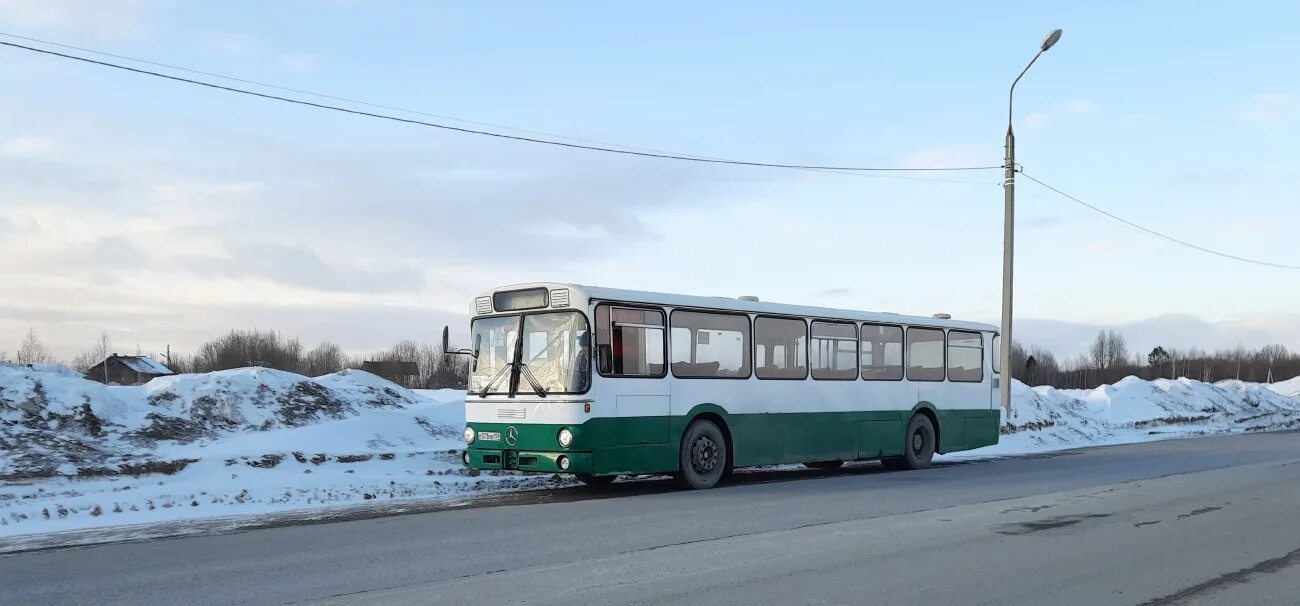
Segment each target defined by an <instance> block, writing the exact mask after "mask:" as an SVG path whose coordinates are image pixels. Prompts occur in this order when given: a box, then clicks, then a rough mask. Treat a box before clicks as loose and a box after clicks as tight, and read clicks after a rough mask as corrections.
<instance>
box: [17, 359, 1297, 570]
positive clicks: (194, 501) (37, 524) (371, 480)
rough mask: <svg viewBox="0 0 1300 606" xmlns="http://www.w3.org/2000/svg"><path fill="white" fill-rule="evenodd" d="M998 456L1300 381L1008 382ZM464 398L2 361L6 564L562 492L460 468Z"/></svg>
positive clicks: (1211, 408)
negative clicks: (280, 521)
mask: <svg viewBox="0 0 1300 606" xmlns="http://www.w3.org/2000/svg"><path fill="white" fill-rule="evenodd" d="M1013 391H1014V398H1015V402H1014V407H1013V411H1014V412H1013V413H1012V415H1011V416H1010V417H1009V418H1004V419H1003V435H1002V438H1001V442H1000V443H999V444H997V445H996V446H991V447H988V448H983V449H980V450H976V451H970V452H963V453H956V454H953V455H946V456H945V457H943V458H947V459H969V458H972V457H989V456H1007V455H1015V454H1023V453H1030V452H1043V451H1049V450H1060V449H1066V448H1075V447H1080V446H1092V445H1104V444H1118V443H1126V442H1135V441H1144V440H1152V439H1163V438H1169V437H1178V436H1187V435H1203V434H1213V433H1230V432H1242V431H1261V430H1272V429H1285V428H1293V427H1298V426H1300V399H1297V398H1298V397H1300V379H1293V380H1291V381H1287V382H1283V383H1276V384H1273V385H1271V386H1270V385H1259V384H1253V383H1242V382H1238V381H1224V382H1220V383H1216V384H1206V383H1201V382H1198V381H1191V380H1178V381H1169V380H1159V381H1143V380H1139V379H1135V378H1132V377H1130V378H1128V379H1125V380H1123V381H1120V382H1119V383H1117V384H1115V385H1112V386H1103V387H1100V388H1098V389H1095V390H1056V389H1052V388H1047V387H1038V388H1032V389H1031V388H1028V387H1025V386H1023V385H1020V384H1017V385H1016V387H1015V389H1014V390H1013ZM464 395H465V394H464V392H461V391H452V390H437V391H421V390H416V391H412V390H407V389H403V388H401V387H399V386H397V385H395V384H393V383H391V382H388V381H386V380H384V379H381V378H379V377H376V376H374V375H371V374H368V373H365V372H361V371H356V370H348V371H342V372H340V373H336V374H332V375H326V376H324V377H317V378H308V377H304V376H300V375H295V374H292V373H286V372H281V371H275V370H268V369H262V368H243V369H237V370H229V371H222V372H216V373H208V374H202V375H178V376H173V377H164V378H160V379H155V380H154V381H152V382H150V383H148V384H147V385H143V386H138V387H105V386H103V385H100V384H98V383H94V382H91V381H86V380H84V379H81V378H77V377H70V376H67V375H66V374H60V373H55V372H42V371H34V370H29V369H26V368H15V367H10V366H0V551H3V550H4V549H3V548H2V547H3V544H4V543H5V542H6V541H15V542H16V541H18V540H20V539H22V538H23V537H21V536H20V535H35V534H44V533H54V532H63V531H73V530H79V529H88V528H102V527H110V526H124V525H142V524H161V523H175V522H178V521H184V520H196V519H209V518H232V517H235V518H248V519H252V518H258V517H263V516H269V515H272V514H275V515H279V514H284V513H286V512H296V511H302V510H311V511H323V510H338V509H341V508H354V507H358V506H365V505H381V504H386V503H387V504H393V503H427V502H436V501H440V500H448V499H451V498H454V497H463V496H465V495H468V494H478V493H485V492H495V491H512V490H526V489H532V488H545V487H555V486H564V485H569V484H571V483H572V482H571V480H569V479H567V478H562V477H560V476H546V475H543V476H524V475H519V474H514V473H509V472H497V473H484V474H478V473H476V472H472V471H468V470H465V469H463V468H462V466H461V463H460V459H459V449H460V448H461V447H462V446H463V443H462V442H461V440H460V433H461V429H462V428H463V423H464V408H463V406H464V404H463V402H464Z"/></svg>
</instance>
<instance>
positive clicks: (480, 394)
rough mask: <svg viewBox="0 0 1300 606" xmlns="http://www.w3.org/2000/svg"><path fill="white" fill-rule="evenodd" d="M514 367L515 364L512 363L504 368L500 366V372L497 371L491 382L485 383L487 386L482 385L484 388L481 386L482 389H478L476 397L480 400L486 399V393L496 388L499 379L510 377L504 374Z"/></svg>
mask: <svg viewBox="0 0 1300 606" xmlns="http://www.w3.org/2000/svg"><path fill="white" fill-rule="evenodd" d="M514 367H515V363H514V362H511V363H509V364H507V365H505V366H502V367H501V370H498V371H497V374H495V375H493V376H492V380H491V381H488V382H487V385H484V386H483V389H480V390H479V391H478V397H480V398H486V397H487V396H488V392H489V391H492V388H493V387H496V386H497V382H499V381H500V380H501V377H507V376H510V375H507V374H506V371H508V370H511V369H513V368H514Z"/></svg>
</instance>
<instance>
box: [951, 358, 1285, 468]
mask: <svg viewBox="0 0 1300 606" xmlns="http://www.w3.org/2000/svg"><path fill="white" fill-rule="evenodd" d="M1288 383H1292V384H1293V385H1294V386H1295V387H1297V388H1300V380H1297V379H1293V380H1292V381H1289V382H1288ZM1285 386H1286V383H1275V384H1273V385H1261V384H1258V383H1244V382H1242V381H1220V382H1218V383H1203V382H1201V381H1194V380H1191V379H1178V380H1176V381H1174V380H1169V379H1157V380H1155V381H1146V380H1142V379H1139V378H1137V377H1128V378H1126V379H1124V380H1122V381H1119V382H1118V383H1115V384H1114V385H1102V386H1101V387H1098V388H1096V389H1055V388H1052V387H1032V388H1031V387H1027V386H1025V385H1024V384H1021V383H1019V382H1017V383H1015V385H1014V386H1013V388H1012V395H1013V403H1012V412H1011V415H1010V416H1004V418H1003V420H1002V437H1001V439H1000V440H999V443H998V444H997V445H996V446H991V447H988V448H981V449H979V450H976V451H971V452H970V453H961V454H962V456H967V455H968V454H969V455H973V456H982V455H985V454H1014V453H1024V452H1039V451H1045V450H1058V449H1062V448H1075V447H1080V446H1097V445H1103V444H1122V443H1129V442H1139V441H1144V440H1153V439H1163V438H1168V437H1177V436H1187V435H1208V434H1216V433H1233V432H1244V431H1269V430H1278V429H1292V428H1296V427H1300V399H1298V398H1297V397H1292V396H1291V395H1287V392H1286V387H1285ZM1296 395H1300V394H1296Z"/></svg>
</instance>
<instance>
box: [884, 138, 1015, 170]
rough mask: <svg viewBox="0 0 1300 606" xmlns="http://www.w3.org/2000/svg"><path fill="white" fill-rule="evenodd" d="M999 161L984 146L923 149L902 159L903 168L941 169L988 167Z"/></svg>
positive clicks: (996, 154) (992, 152) (968, 145)
mask: <svg viewBox="0 0 1300 606" xmlns="http://www.w3.org/2000/svg"><path fill="white" fill-rule="evenodd" d="M1000 159H1001V157H1000V155H999V154H998V153H997V152H996V150H992V149H990V148H989V147H988V146H986V145H971V144H959V145H940V146H938V147H932V148H930V149H923V150H921V151H918V152H915V153H913V154H911V155H909V156H907V157H906V158H904V159H903V163H902V166H903V167H904V168H943V167H948V166H988V165H991V164H996V163H997V162H998V161H999V160H1000Z"/></svg>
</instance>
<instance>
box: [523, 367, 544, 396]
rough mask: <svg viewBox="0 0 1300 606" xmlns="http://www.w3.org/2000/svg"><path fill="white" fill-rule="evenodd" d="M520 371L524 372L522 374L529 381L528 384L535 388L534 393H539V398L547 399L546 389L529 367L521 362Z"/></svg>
mask: <svg viewBox="0 0 1300 606" xmlns="http://www.w3.org/2000/svg"><path fill="white" fill-rule="evenodd" d="M519 370H521V371H523V372H522V373H521V374H522V375H523V377H524V378H525V379H528V384H529V385H530V386H531V387H532V388H533V391H534V392H536V393H537V397H539V398H545V397H546V388H545V387H542V384H541V383H540V382H539V381H538V380H537V377H534V376H533V371H531V370H529V369H528V365H527V364H525V363H523V362H520V363H519Z"/></svg>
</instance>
